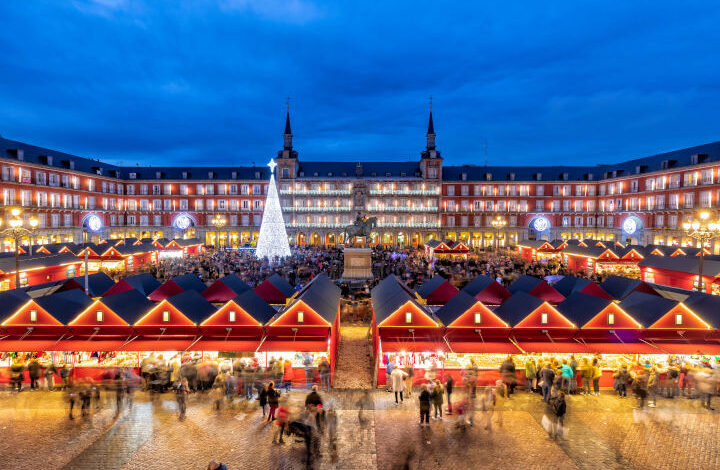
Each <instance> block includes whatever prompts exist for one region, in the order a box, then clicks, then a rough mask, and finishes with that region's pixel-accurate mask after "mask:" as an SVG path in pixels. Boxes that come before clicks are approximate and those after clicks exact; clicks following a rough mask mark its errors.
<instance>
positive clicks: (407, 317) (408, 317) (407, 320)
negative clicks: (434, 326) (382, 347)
mask: <svg viewBox="0 0 720 470" xmlns="http://www.w3.org/2000/svg"><path fill="white" fill-rule="evenodd" d="M405 323H412V313H411V312H405Z"/></svg>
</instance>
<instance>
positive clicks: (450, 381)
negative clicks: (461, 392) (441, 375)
mask: <svg viewBox="0 0 720 470" xmlns="http://www.w3.org/2000/svg"><path fill="white" fill-rule="evenodd" d="M454 386H455V380H454V379H453V377H452V375H451V374H448V378H447V381H445V392H446V393H447V404H448V407H447V414H449V415H451V414H452V412H453V408H452V392H453V387H454Z"/></svg>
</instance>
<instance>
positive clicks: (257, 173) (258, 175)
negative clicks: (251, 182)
mask: <svg viewBox="0 0 720 470" xmlns="http://www.w3.org/2000/svg"><path fill="white" fill-rule="evenodd" d="M255 179H256V180H259V179H260V172H259V171H256V172H255Z"/></svg>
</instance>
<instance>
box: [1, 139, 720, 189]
mask: <svg viewBox="0 0 720 470" xmlns="http://www.w3.org/2000/svg"><path fill="white" fill-rule="evenodd" d="M18 149H20V150H22V152H23V161H26V162H30V163H36V164H41V165H46V166H49V167H55V168H59V169H68V168H69V167H70V162H73V163H74V170H75V171H79V172H84V173H89V174H98V171H100V172H101V173H102V175H103V176H108V177H113V178H118V179H122V180H128V179H129V174H130V173H135V174H136V179H137V180H158V181H161V180H182V179H183V175H182V174H183V172H186V173H187V175H186V176H187V179H188V180H232V179H233V172H235V177H236V178H235V179H238V180H259V181H260V180H261V181H267V179H268V178H269V176H270V175H269V169H268V168H267V167H265V166H264V165H261V166H259V167H255V166H237V167H232V166H228V167H218V166H214V167H207V166H198V167H167V166H161V167H144V166H143V167H138V166H120V165H113V164H109V163H103V162H101V161H99V160H95V159H90V158H83V157H79V156H77V155H71V154H68V153H64V152H59V151H56V150H51V149H47V148H43V147H38V146H35V145H30V144H26V143H23V142H18V141H14V140H10V139H5V138H1V137H0V159H3V160H11V161H18V159H17V155H16V150H18ZM695 154H702V155H707V158H706V159H705V160H704V162H714V161H719V160H720V142H711V143H708V144H703V145H697V146H694V147H688V148H684V149H679V150H674V151H671V152H665V153H660V154H657V155H652V156H648V157H643V158H637V159H633V160H627V161H624V162H621V163H616V164H609V165H608V164H603V165H595V166H544V167H538V166H526V167H522V166H516V167H511V166H477V165H462V166H452V165H448V166H444V167H443V181H446V182H447V181H488V178H487V175H488V174H489V175H490V178H489V180H491V181H511V180H513V181H534V180H536V179H537V178H536V174H537V173H541V174H542V176H541V178H540V179H541V180H542V181H561V180H567V181H588V180H590V179H592V180H601V179H604V178H608V177H613V175H615V176H629V175H633V174H638V170H639V173H640V174H641V173H646V172H651V171H658V170H661V169H663V162H666V164H665V165H666V167H667V168H669V169H672V168H681V167H685V166H689V165H691V164H692V162H691V157H692V155H695ZM47 156H50V157H52V164H49V163H48V161H47V159H46V157H47ZM298 163H299V178H301V179H302V178H314V177H317V178H320V177H322V178H327V177H328V175H329V174H331V175H332V176H331V177H337V178H345V177H347V178H354V177H356V169H357V163H358V162H326V161H325V162H312V161H299V162H298ZM360 165H361V171H362V173H361V177H363V178H386V177H388V176H386V174H388V173H389V175H390V176H389V177H391V178H393V179H397V178H417V179H419V178H420V175H421V173H420V165H419V161H408V162H397V161H395V162H392V161H376V162H360ZM613 172H615V173H613ZM210 173H212V174H213V178H210V176H209V174H210ZM158 175H159V176H160V177H159V178H158ZM316 175H317V176H316ZM512 176H514V178H513V177H512ZM565 176H567V178H564V177H565Z"/></svg>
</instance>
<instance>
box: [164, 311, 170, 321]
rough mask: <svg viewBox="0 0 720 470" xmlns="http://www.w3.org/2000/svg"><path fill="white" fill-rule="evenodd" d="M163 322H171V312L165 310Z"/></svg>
mask: <svg viewBox="0 0 720 470" xmlns="http://www.w3.org/2000/svg"><path fill="white" fill-rule="evenodd" d="M162 321H165V322H168V321H170V312H169V311H167V310H163V320H162Z"/></svg>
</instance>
